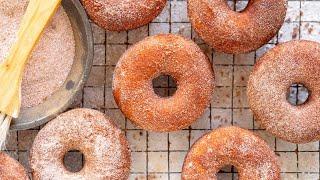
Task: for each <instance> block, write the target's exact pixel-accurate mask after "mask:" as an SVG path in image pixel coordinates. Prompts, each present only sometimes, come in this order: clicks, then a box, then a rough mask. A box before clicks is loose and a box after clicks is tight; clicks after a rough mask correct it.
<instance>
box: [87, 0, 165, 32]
mask: <svg viewBox="0 0 320 180" xmlns="http://www.w3.org/2000/svg"><path fill="white" fill-rule="evenodd" d="M82 3H83V5H84V7H85V9H86V11H87V12H88V14H89V16H90V18H91V19H92V20H93V21H94V22H95V23H97V24H98V25H99V26H101V27H103V28H105V29H106V30H110V31H125V30H130V29H135V28H138V27H140V26H143V25H145V24H148V23H149V22H151V21H152V20H153V19H154V18H156V17H157V16H158V15H159V14H160V13H161V11H162V9H163V8H164V7H165V5H166V3H167V0H121V1H119V0H82Z"/></svg>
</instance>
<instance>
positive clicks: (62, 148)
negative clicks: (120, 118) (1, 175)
mask: <svg viewBox="0 0 320 180" xmlns="http://www.w3.org/2000/svg"><path fill="white" fill-rule="evenodd" d="M70 150H79V151H80V152H82V153H83V154H84V157H85V163H84V167H83V168H82V169H81V170H80V171H79V172H76V173H72V172H69V171H68V170H66V168H65V167H64V164H63V158H64V155H65V154H66V153H67V152H68V151H70ZM130 164H131V161H130V151H129V147H128V143H127V140H126V137H125V136H124V134H123V133H122V132H121V130H120V129H118V128H117V127H116V125H115V124H114V123H113V122H112V120H111V119H110V118H109V117H107V116H105V115H104V114H102V113H101V112H99V111H96V110H90V109H74V110H71V111H68V112H66V113H63V114H61V115H60V116H58V117H57V118H56V119H54V120H52V121H51V122H49V123H48V124H47V125H46V126H45V127H44V128H43V129H41V131H40V132H39V133H38V135H37V137H36V138H35V140H34V143H33V146H32V148H31V150H30V166H31V168H32V175H33V179H35V180H37V179H77V180H78V179H127V178H128V176H129V171H130Z"/></svg>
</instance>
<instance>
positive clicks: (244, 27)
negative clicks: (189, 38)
mask: <svg viewBox="0 0 320 180" xmlns="http://www.w3.org/2000/svg"><path fill="white" fill-rule="evenodd" d="M286 10H287V0H250V1H249V3H248V5H247V7H246V8H245V9H244V10H243V11H241V12H236V11H233V10H232V9H231V8H230V7H229V6H228V4H227V1H226V0H188V14H189V18H190V21H191V23H192V25H193V27H194V29H195V31H196V32H197V33H198V34H199V36H200V37H201V38H202V39H203V40H204V41H205V42H206V43H208V44H209V45H210V46H212V47H213V48H214V49H215V50H216V51H220V52H225V53H232V54H238V53H245V52H250V51H253V50H255V49H258V48H259V47H261V46H262V45H264V44H265V43H267V42H268V41H270V40H271V39H272V38H273V37H274V36H275V35H276V34H277V32H278V30H279V29H280V27H281V26H282V24H283V22H284V19H285V16H286Z"/></svg>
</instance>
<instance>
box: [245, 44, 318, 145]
mask: <svg viewBox="0 0 320 180" xmlns="http://www.w3.org/2000/svg"><path fill="white" fill-rule="evenodd" d="M292 84H303V85H304V86H305V87H306V88H307V89H308V90H309V97H308V100H307V101H306V102H305V103H304V104H302V105H298V106H294V105H291V104H290V103H289V102H288V101H287V92H288V89H289V88H290V86H291V85H292ZM248 100H249V104H250V107H251V109H252V111H253V113H254V115H255V119H256V120H257V121H259V122H260V124H261V126H262V127H263V128H266V130H267V131H268V132H270V133H271V134H273V135H275V136H277V137H279V138H281V139H284V140H286V141H290V142H293V143H307V142H311V141H319V140H320V111H319V109H320V44H319V43H316V42H312V41H305V40H301V41H290V42H287V43H283V44H281V45H278V46H276V47H275V48H273V49H271V50H270V51H269V52H267V53H266V54H264V55H263V56H262V57H261V58H259V60H258V62H257V63H256V65H255V67H254V69H253V72H252V73H251V75H250V78H249V82H248Z"/></svg>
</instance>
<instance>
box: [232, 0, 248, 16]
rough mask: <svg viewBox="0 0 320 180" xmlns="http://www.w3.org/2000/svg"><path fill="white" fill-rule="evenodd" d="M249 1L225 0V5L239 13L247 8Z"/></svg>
mask: <svg viewBox="0 0 320 180" xmlns="http://www.w3.org/2000/svg"><path fill="white" fill-rule="evenodd" d="M249 1H250V0H227V3H228V6H229V8H230V9H231V10H233V11H235V12H239V13H240V12H242V11H244V10H245V9H246V8H247V6H248V3H249Z"/></svg>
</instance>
